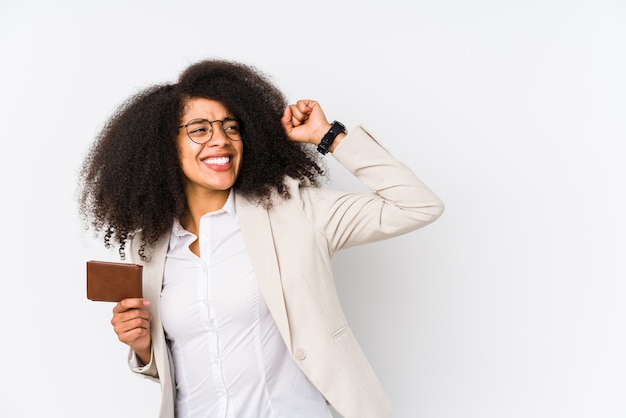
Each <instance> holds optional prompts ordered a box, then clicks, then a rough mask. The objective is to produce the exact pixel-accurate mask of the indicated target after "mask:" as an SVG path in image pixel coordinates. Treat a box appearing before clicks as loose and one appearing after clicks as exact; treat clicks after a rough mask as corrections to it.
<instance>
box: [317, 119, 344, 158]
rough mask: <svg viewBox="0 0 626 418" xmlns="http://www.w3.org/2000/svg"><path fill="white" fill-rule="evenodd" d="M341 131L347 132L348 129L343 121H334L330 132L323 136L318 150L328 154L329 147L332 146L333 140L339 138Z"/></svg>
mask: <svg viewBox="0 0 626 418" xmlns="http://www.w3.org/2000/svg"><path fill="white" fill-rule="evenodd" d="M341 132H343V133H344V134H347V133H348V130H347V129H346V127H345V126H344V124H343V123H341V122H337V121H334V122H333V124H332V126H331V127H330V129H329V130H328V132H326V135H324V137H323V138H322V141H321V142H320V144H319V145H318V146H317V150H318V151H319V152H321V153H322V154H326V153H327V152H328V148H330V146H331V145H332V144H333V142H335V138H337V135H339V134H340V133H341Z"/></svg>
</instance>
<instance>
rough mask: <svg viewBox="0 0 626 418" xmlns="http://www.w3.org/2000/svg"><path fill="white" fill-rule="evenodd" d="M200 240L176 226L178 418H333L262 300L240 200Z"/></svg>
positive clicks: (167, 281) (172, 336)
mask: <svg viewBox="0 0 626 418" xmlns="http://www.w3.org/2000/svg"><path fill="white" fill-rule="evenodd" d="M199 235H200V236H199V240H200V255H201V257H197V256H196V255H195V254H193V253H192V252H191V250H190V249H189V245H190V244H191V243H192V242H194V241H195V240H196V238H197V237H196V236H195V235H194V234H192V233H190V232H189V231H186V230H185V229H183V228H182V226H181V225H180V224H179V223H178V222H176V223H175V225H174V229H173V231H172V234H171V238H170V247H169V250H168V253H167V259H166V263H165V275H164V281H163V289H162V293H161V317H162V320H163V327H164V329H165V333H166V336H167V341H168V344H169V346H170V349H171V352H172V355H173V358H174V365H175V376H176V393H177V397H176V409H177V417H220V418H270V417H288V418H296V417H302V418H318V417H320V418H321V417H324V418H328V417H332V414H331V413H330V410H329V408H328V406H327V404H326V402H325V400H324V399H323V397H322V396H321V394H320V393H319V391H318V390H317V388H315V386H313V384H311V382H310V381H309V380H308V379H307V377H306V376H305V375H304V373H303V372H302V371H301V370H300V368H299V367H298V366H297V365H296V363H295V361H294V360H293V359H292V358H291V356H290V355H289V353H288V351H287V348H286V345H285V342H284V341H283V339H282V337H281V336H280V333H279V331H278V328H277V327H276V325H275V323H274V320H273V319H272V317H271V315H270V312H269V310H268V308H267V306H266V304H265V301H264V300H263V296H262V295H261V292H260V289H259V286H258V283H257V279H256V276H255V273H254V271H253V269H252V265H251V263H250V260H249V256H248V251H247V248H246V245H245V242H244V240H243V236H242V234H241V230H240V228H239V224H238V222H237V217H236V213H235V205H234V195H233V193H232V192H231V194H230V196H229V198H228V200H227V202H226V204H225V205H224V208H222V209H221V210H218V211H215V212H212V213H208V214H206V215H204V216H203V217H202V219H201V221H200V230H199Z"/></svg>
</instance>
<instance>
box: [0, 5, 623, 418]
mask: <svg viewBox="0 0 626 418" xmlns="http://www.w3.org/2000/svg"><path fill="white" fill-rule="evenodd" d="M625 22H626V2H624V1H622V0H614V1H610V0H595V1H591V0H589V1H579V0H571V1H557V0H543V1H532V0H531V1H521V0H520V1H494V0H491V1H490V0H476V1H468V2H462V1H454V0H441V1H437V2H430V1H422V0H417V1H406V2H405V1H401V0H388V1H384V2H370V1H356V0H351V1H333V2H330V1H315V2H313V1H311V2H289V1H277V0H265V1H262V2H253V1H248V2H245V1H231V2H226V1H224V2H210V1H190V0H179V1H168V2H165V1H121V0H110V1H107V2H98V3H96V2H86V1H71V0H60V1H55V2H48V1H43V0H40V1H38V0H34V1H32V0H31V1H28V0H26V1H17V0H4V1H3V2H2V3H1V4H0V53H1V57H2V63H1V64H0V88H1V93H0V97H1V98H0V100H1V105H2V109H1V112H0V117H1V118H2V119H1V125H0V126H1V127H2V132H3V135H2V142H3V149H4V151H3V152H2V160H3V164H2V186H3V191H4V192H3V196H4V197H3V204H2V207H3V208H2V213H3V215H4V216H3V218H4V224H5V231H6V235H5V239H4V245H3V248H4V249H3V251H2V259H3V262H4V263H3V264H4V265H5V273H3V282H4V284H3V287H2V289H3V290H2V292H1V293H0V299H1V303H0V321H1V325H2V328H1V329H2V337H1V339H2V343H1V345H2V353H3V356H2V359H3V361H2V366H3V367H2V372H1V373H0V416H2V417H67V416H77V417H79V416H80V417H92V418H98V417H103V418H104V417H106V418H109V417H120V418H121V417H153V416H156V412H157V408H158V397H159V391H158V386H157V385H156V384H153V383H150V382H148V381H144V380H142V379H138V378H136V377H134V376H132V375H131V373H130V372H129V371H128V370H127V368H126V365H125V356H126V348H125V346H123V344H122V343H120V342H119V341H117V339H116V337H115V334H114V333H113V331H112V329H111V326H110V324H109V321H110V316H111V308H112V306H111V305H109V304H98V303H93V302H89V301H87V300H86V298H85V289H84V262H85V261H86V260H87V259H91V258H114V256H115V254H112V253H109V252H108V251H106V250H104V249H103V247H102V245H101V243H100V241H98V240H94V239H93V237H92V236H91V235H90V234H89V233H87V232H85V231H84V230H83V229H82V227H81V225H80V222H79V219H78V215H77V210H76V202H75V198H74V193H75V190H76V177H77V171H78V168H79V165H80V163H81V160H82V158H83V156H84V153H85V151H86V149H87V147H88V146H89V144H90V142H91V140H92V139H93V137H94V136H95V134H96V132H97V131H98V130H99V129H100V128H101V127H102V124H103V122H104V120H105V119H106V117H107V116H108V115H110V113H111V112H112V111H113V109H114V108H115V106H116V105H118V104H119V103H120V102H121V101H122V100H123V99H125V98H126V97H127V96H129V95H130V94H131V93H133V92H135V91H136V90H137V89H139V88H142V87H145V86H148V85H150V84H153V83H158V82H163V81H173V80H174V79H175V78H176V76H177V75H178V74H179V72H180V71H181V70H182V69H183V68H184V67H186V66H187V65H188V64H190V63H192V62H194V61H196V60H199V59H203V58H208V57H219V58H228V59H236V60H240V61H244V62H246V63H249V64H253V65H256V66H258V67H259V68H261V69H262V70H264V71H265V72H266V73H268V74H269V75H271V77H272V78H273V79H274V81H276V83H277V84H278V85H279V86H281V87H282V89H283V90H284V91H285V93H286V95H287V96H288V98H289V99H290V100H292V101H295V100H297V99H299V98H314V99H317V100H319V101H320V102H321V103H322V105H323V106H324V109H325V110H326V113H327V115H328V117H329V118H330V119H338V120H341V121H343V122H345V123H346V124H347V125H348V127H350V126H354V125H356V124H358V123H363V124H364V125H365V126H367V127H369V128H370V129H371V130H372V131H373V132H374V133H375V134H377V136H378V138H379V139H380V140H381V141H382V142H383V143H384V144H385V145H386V146H387V147H388V148H389V149H390V150H391V151H392V152H393V153H394V154H396V155H397V156H399V157H401V159H402V160H403V161H405V162H406V163H407V164H408V165H409V166H411V167H412V168H413V169H414V170H415V171H416V173H417V174H418V175H419V176H420V177H421V178H422V179H423V180H424V181H425V182H426V183H427V184H428V185H430V186H431V187H432V189H433V190H434V191H435V192H437V193H438V194H439V195H440V196H441V198H442V199H443V201H444V202H445V204H446V212H445V213H444V215H443V216H442V218H440V219H439V220H438V221H437V222H436V223H434V224H432V225H430V226H428V227H426V228H425V229H423V230H420V231H417V232H414V233H411V234H409V235H405V236H402V237H399V238H396V239H393V240H389V241H385V242H382V243H377V244H371V245H367V246H363V247H359V248H354V249H350V250H346V251H345V252H343V253H340V254H339V255H338V256H337V257H336V259H335V260H334V263H335V268H336V273H337V279H338V288H339V291H340V295H341V298H342V300H343V302H344V306H345V310H346V314H347V316H348V318H349V319H350V321H351V324H352V326H353V328H354V332H355V334H356V335H357V337H358V338H359V339H360V341H361V343H362V346H363V348H364V350H365V352H366V353H367V355H368V357H369V358H370V360H371V362H372V364H373V366H374V368H375V369H376V371H377V373H378V374H379V377H380V379H381V381H382V383H383V385H384V386H385V388H386V389H387V391H388V393H389V396H390V397H391V399H392V401H393V404H394V406H395V412H394V417H396V418H409V417H411V418H412V417H423V418H503V417H506V418H509V417H510V418H514V417H523V418H528V417H533V418H544V417H545V418H554V417H567V418H590V417H593V418H617V417H621V418H624V417H626V396H625V395H624V394H625V393H626V360H625V358H626V356H625V353H626V336H625V333H624V319H625V318H626V304H625V303H624V300H625V298H624V296H625V291H626V284H625V279H626V266H625V260H626V257H625V256H624V255H625V253H626V240H625V238H624V237H625V236H626V221H625V220H624V214H625V213H626V203H625V200H626V199H624V191H625V186H626V185H625V180H626V169H625V163H626V150H625V147H626V146H625V145H624V144H625V142H626V141H625V140H626V122H625V121H626V100H625V97H626V82H625V81H624V80H625V77H624V75H625V74H626V24H625ZM327 161H328V163H329V166H330V168H331V170H332V180H333V183H332V185H331V187H336V188H357V189H358V188H359V187H360V186H359V185H357V184H355V182H354V180H352V179H351V178H350V177H349V176H347V175H346V173H345V172H344V171H343V170H342V168H341V167H339V166H336V165H335V164H334V162H333V160H332V157H330V156H329V157H327Z"/></svg>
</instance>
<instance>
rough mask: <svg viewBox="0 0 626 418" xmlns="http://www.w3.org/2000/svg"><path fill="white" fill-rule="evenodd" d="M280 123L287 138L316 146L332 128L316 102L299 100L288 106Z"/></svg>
mask: <svg viewBox="0 0 626 418" xmlns="http://www.w3.org/2000/svg"><path fill="white" fill-rule="evenodd" d="M280 121H281V123H282V124H283V127H284V128H285V132H286V133H287V138H289V139H290V140H292V141H296V142H308V143H311V144H314V145H317V144H319V143H320V141H321V140H322V137H324V135H325V134H326V132H328V130H329V129H330V127H331V125H330V123H328V120H327V119H326V115H324V111H323V110H322V107H321V106H320V104H319V103H318V102H316V101H315V100H298V101H297V102H296V103H295V104H292V105H289V106H287V108H285V113H283V117H282V118H281V119H280Z"/></svg>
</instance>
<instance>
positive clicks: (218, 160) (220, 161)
mask: <svg viewBox="0 0 626 418" xmlns="http://www.w3.org/2000/svg"><path fill="white" fill-rule="evenodd" d="M202 162H203V163H205V164H209V165H226V164H228V163H229V162H230V157H213V158H207V159H206V160H202Z"/></svg>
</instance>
